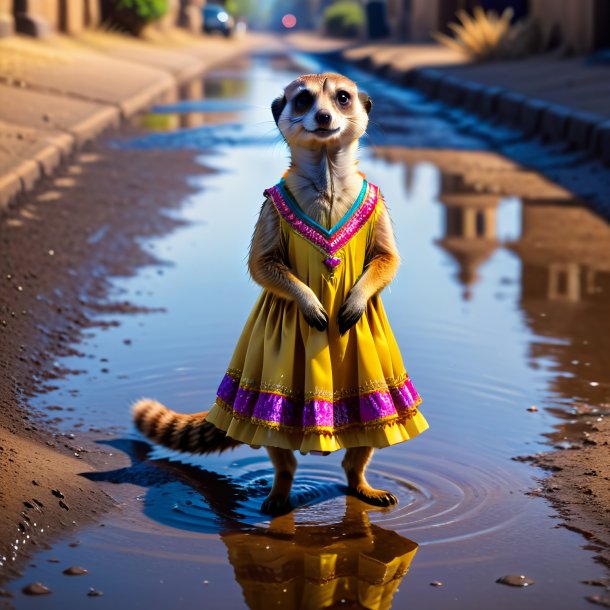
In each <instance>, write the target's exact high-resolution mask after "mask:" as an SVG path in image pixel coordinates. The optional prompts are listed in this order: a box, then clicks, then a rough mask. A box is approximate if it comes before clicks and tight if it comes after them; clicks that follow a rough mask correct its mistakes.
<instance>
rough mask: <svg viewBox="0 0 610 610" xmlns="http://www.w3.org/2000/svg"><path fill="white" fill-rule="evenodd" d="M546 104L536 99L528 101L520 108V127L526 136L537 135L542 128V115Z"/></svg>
mask: <svg viewBox="0 0 610 610" xmlns="http://www.w3.org/2000/svg"><path fill="white" fill-rule="evenodd" d="M548 105H549V103H548V102H545V101H544V100H538V99H535V98H534V99H529V100H526V102H525V103H524V104H523V107H522V108H521V124H520V127H521V129H522V130H523V132H524V133H525V134H526V135H534V134H535V133H538V132H539V131H540V129H541V126H542V115H543V114H544V111H545V110H546V108H547V106H548Z"/></svg>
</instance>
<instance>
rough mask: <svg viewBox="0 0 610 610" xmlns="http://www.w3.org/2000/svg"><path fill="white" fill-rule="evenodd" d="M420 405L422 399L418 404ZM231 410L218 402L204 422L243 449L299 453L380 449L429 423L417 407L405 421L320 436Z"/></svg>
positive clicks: (421, 429) (424, 428)
mask: <svg viewBox="0 0 610 610" xmlns="http://www.w3.org/2000/svg"><path fill="white" fill-rule="evenodd" d="M420 402H421V399H420V400H419V401H418V403H417V404H419V403H420ZM230 409H231V408H230V407H229V406H228V405H222V404H219V401H217V402H216V403H215V404H214V406H213V407H212V409H211V410H210V413H209V414H208V415H207V417H206V421H208V422H210V423H211V424H213V425H214V426H216V427H217V428H219V429H220V430H223V431H224V432H226V434H227V436H229V437H230V438H233V439H235V440H237V441H240V442H242V443H245V444H246V445H251V446H255V447H260V446H271V447H279V448H282V449H290V450H292V451H300V452H301V453H309V452H312V451H316V452H320V451H321V452H333V451H338V450H339V449H348V448H350V447H373V448H375V449H382V448H384V447H389V446H391V445H396V444H398V443H402V442H404V441H407V440H410V439H412V438H414V437H416V436H418V435H419V434H421V433H422V432H424V431H425V430H427V428H428V422H427V421H426V419H425V418H424V416H423V415H422V414H421V413H420V411H419V410H418V409H417V408H416V406H415V407H413V408H411V409H409V411H410V412H409V414H408V417H403V418H400V417H398V418H395V419H394V420H393V421H389V422H386V423H385V424H380V425H377V426H362V425H357V424H352V425H351V426H350V427H348V428H345V429H343V430H338V431H335V432H331V431H325V432H322V433H319V432H315V431H311V432H302V431H293V430H289V429H280V428H279V427H274V428H272V427H269V426H268V425H262V424H260V423H258V422H252V421H251V420H247V419H240V418H237V417H235V414H234V413H232V412H231V411H230Z"/></svg>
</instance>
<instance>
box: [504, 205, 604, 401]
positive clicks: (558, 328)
mask: <svg viewBox="0 0 610 610" xmlns="http://www.w3.org/2000/svg"><path fill="white" fill-rule="evenodd" d="M522 216H523V220H522V225H523V232H522V235H521V237H520V238H519V239H518V240H515V241H512V242H510V243H509V244H508V246H509V247H510V249H511V250H512V251H513V252H514V253H515V254H516V255H517V256H518V257H519V259H520V260H521V263H522V273H521V307H522V309H523V311H524V313H525V319H526V322H527V324H528V326H529V327H530V328H531V329H532V331H533V332H534V333H535V335H536V337H537V339H536V340H535V341H533V342H532V345H531V350H530V357H531V358H532V360H533V362H538V363H539V364H544V363H548V362H549V361H551V362H552V365H551V368H552V369H554V370H555V371H556V372H557V374H556V375H554V376H553V379H552V381H551V382H550V385H551V388H552V390H553V391H554V392H555V393H557V394H558V395H559V396H560V397H563V398H565V399H566V400H567V401H574V400H579V401H584V402H587V403H588V404H593V405H600V404H601V403H603V402H604V401H606V402H607V401H608V400H609V399H610V394H609V388H610V369H609V367H608V354H609V353H610V225H608V223H607V222H605V221H604V220H603V219H602V218H600V217H599V216H597V215H596V214H594V213H593V212H591V211H590V210H589V209H587V208H586V207H584V206H583V205H579V204H578V202H572V203H571V204H565V203H564V204H561V205H560V204H552V203H549V202H540V201H537V200H531V199H524V201H523V208H522Z"/></svg>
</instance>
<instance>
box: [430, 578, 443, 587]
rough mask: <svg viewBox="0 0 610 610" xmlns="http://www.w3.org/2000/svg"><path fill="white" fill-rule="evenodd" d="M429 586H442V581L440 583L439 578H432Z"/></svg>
mask: <svg viewBox="0 0 610 610" xmlns="http://www.w3.org/2000/svg"><path fill="white" fill-rule="evenodd" d="M430 586H431V587H442V586H443V583H442V582H441V581H440V580H433V581H432V582H431V583H430Z"/></svg>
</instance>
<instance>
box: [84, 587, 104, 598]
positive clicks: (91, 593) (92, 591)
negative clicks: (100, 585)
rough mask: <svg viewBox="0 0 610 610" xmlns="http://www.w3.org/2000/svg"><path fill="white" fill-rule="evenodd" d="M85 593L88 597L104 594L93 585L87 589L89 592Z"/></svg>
mask: <svg viewBox="0 0 610 610" xmlns="http://www.w3.org/2000/svg"><path fill="white" fill-rule="evenodd" d="M87 595H88V596H89V597H101V596H102V595H104V593H103V591H98V590H97V589H94V588H93V587H91V588H90V589H89V593H87Z"/></svg>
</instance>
